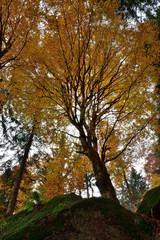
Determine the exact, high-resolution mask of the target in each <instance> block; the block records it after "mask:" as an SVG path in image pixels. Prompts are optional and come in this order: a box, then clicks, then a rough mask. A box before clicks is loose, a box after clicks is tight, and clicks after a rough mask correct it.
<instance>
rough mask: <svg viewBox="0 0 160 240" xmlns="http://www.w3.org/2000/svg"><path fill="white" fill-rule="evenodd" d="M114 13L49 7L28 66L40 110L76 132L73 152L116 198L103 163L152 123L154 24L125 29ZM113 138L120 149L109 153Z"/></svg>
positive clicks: (70, 4) (77, 5)
mask: <svg viewBox="0 0 160 240" xmlns="http://www.w3.org/2000/svg"><path fill="white" fill-rule="evenodd" d="M117 7H118V5H117V4H116V3H115V2H114V1H111V2H110V1H106V2H105V3H103V2H100V3H99V4H97V1H79V0H77V1H62V2H54V3H53V2H50V1H47V7H46V10H47V11H48V12H47V13H46V18H45V19H46V21H47V24H46V25H45V34H44V37H43V38H42V39H41V44H40V46H39V49H38V55H36V54H37V53H36V54H35V52H34V54H31V55H32V56H30V60H31V61H30V66H29V67H30V73H31V74H30V80H32V82H33V86H34V87H35V86H36V87H37V91H38V94H39V96H40V95H41V96H43V97H44V98H45V99H46V102H45V104H46V105H47V100H48V103H49V104H51V102H53V103H54V106H57V107H56V110H57V112H59V113H61V114H64V116H67V118H68V120H69V121H70V123H71V124H72V125H73V126H74V127H75V128H76V129H77V130H78V133H79V136H78V138H79V140H80V143H81V147H80V149H79V152H80V153H83V154H85V155H86V156H87V157H88V158H89V159H90V161H91V163H92V166H93V170H94V173H95V177H96V181H97V186H98V188H99V190H100V192H101V194H102V195H103V196H106V197H110V198H112V199H115V200H116V199H117V198H116V194H115V191H114V188H113V186H112V183H111V181H110V177H109V174H108V171H107V169H106V163H107V162H109V161H112V160H115V159H116V158H118V157H119V156H120V155H121V154H122V153H123V152H124V151H125V150H126V148H127V146H128V145H129V144H130V143H131V142H132V141H133V139H135V138H136V136H137V135H138V134H139V133H140V132H141V131H142V130H143V129H144V128H145V127H146V125H147V124H148V123H149V122H150V121H151V120H153V116H154V113H153V111H154V110H153V101H152V100H151V99H152V97H153V96H152V94H151V91H150V90H151V88H152V86H153V83H154V81H156V79H157V73H156V70H155V68H154V67H153V62H155V61H157V58H158V56H157V55H158V54H156V53H157V52H158V51H159V48H158V47H159V46H158V41H157V30H156V28H155V26H154V24H152V23H147V22H145V23H144V24H139V25H137V26H136V27H134V28H133V27H129V26H128V25H127V22H126V21H124V20H122V18H121V16H117V15H116V14H115V11H116V9H117ZM48 9H49V10H48ZM55 42H56V45H55ZM35 56H36V58H38V60H39V63H37V65H36V66H37V69H36V71H34V73H35V75H33V74H32V73H33V72H32V69H33V62H34V63H35V62H36V58H35ZM41 56H43V58H41ZM31 58H32V59H31ZM34 66H35V65H34ZM22 71H23V69H22ZM27 73H28V72H27ZM50 106H51V105H50ZM48 107H49V105H48ZM152 113H153V114H152ZM124 129H127V131H124ZM117 134H118V135H120V138H121V145H120V146H119V151H118V152H112V154H110V152H111V149H112V148H113V147H112V146H110V143H111V142H112V141H111V139H112V138H113V137H114V135H117Z"/></svg>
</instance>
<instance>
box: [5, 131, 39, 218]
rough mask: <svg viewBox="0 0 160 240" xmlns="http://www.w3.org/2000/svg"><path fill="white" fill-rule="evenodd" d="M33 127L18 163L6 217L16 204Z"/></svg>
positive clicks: (10, 213)
mask: <svg viewBox="0 0 160 240" xmlns="http://www.w3.org/2000/svg"><path fill="white" fill-rule="evenodd" d="M34 128H35V127H33V128H32V131H31V133H30V137H29V139H28V142H27V144H26V148H25V152H24V156H23V159H22V162H21V164H20V168H19V171H18V176H17V178H16V181H15V184H14V187H13V190H12V193H11V196H10V199H9V203H8V207H7V211H6V215H5V216H6V217H9V216H11V215H12V214H13V212H14V209H15V206H16V201H17V197H18V191H19V189H20V184H21V181H22V177H23V173H24V170H25V166H26V161H27V159H28V154H29V150H30V148H31V145H32V141H33V136H34Z"/></svg>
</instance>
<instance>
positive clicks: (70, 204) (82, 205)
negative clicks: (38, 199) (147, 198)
mask: <svg viewBox="0 0 160 240" xmlns="http://www.w3.org/2000/svg"><path fill="white" fill-rule="evenodd" d="M87 210H88V212H89V211H90V210H92V212H93V211H95V212H100V213H102V215H103V216H104V219H105V221H106V223H107V224H108V225H109V224H110V225H113V226H117V228H118V229H120V230H122V231H123V232H126V234H127V235H128V236H131V239H136V240H143V239H145V240H150V239H151V236H152V230H153V229H152V225H151V224H149V223H146V222H145V221H144V219H143V218H140V217H138V216H137V215H135V214H133V213H131V212H130V211H128V210H126V209H124V208H123V207H121V206H120V205H118V204H117V203H116V202H114V201H112V200H110V199H106V198H91V199H82V198H81V197H79V196H76V195H75V194H69V195H61V196H56V197H54V198H53V199H52V200H50V201H49V202H48V203H46V204H45V205H42V206H37V207H36V208H35V209H34V210H32V211H27V210H25V211H22V212H20V213H18V214H15V215H13V216H12V217H9V218H7V219H6V220H5V222H2V224H1V225H3V227H1V235H2V236H1V238H0V239H1V240H23V239H29V240H43V239H44V238H45V237H48V236H50V235H51V234H52V232H53V231H55V233H56V231H57V232H61V231H64V228H65V231H72V232H73V231H75V226H74V224H72V219H73V218H74V217H75V216H76V214H81V212H82V211H84V212H85V214H86V213H87ZM91 218H92V216H91ZM63 239H65V237H64V238H63Z"/></svg>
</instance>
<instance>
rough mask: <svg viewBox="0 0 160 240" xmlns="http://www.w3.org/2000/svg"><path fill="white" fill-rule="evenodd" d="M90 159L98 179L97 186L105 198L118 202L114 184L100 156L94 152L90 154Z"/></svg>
mask: <svg viewBox="0 0 160 240" xmlns="http://www.w3.org/2000/svg"><path fill="white" fill-rule="evenodd" d="M88 157H89V159H90V160H91V162H92V166H93V171H94V174H95V178H96V185H97V187H98V189H99V191H100V193H101V195H102V196H103V197H106V198H111V199H113V200H115V201H117V202H119V201H118V199H117V197H116V193H115V190H114V187H113V185H112V182H111V180H110V176H109V173H108V172H107V169H106V166H105V163H104V162H103V161H101V159H100V157H99V154H98V153H96V152H94V151H93V150H92V151H89V152H88Z"/></svg>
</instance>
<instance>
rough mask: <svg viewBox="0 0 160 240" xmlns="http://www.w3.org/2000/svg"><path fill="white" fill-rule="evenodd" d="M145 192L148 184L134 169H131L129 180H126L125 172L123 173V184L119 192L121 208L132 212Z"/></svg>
mask: <svg viewBox="0 0 160 240" xmlns="http://www.w3.org/2000/svg"><path fill="white" fill-rule="evenodd" d="M147 190H148V184H147V183H146V181H145V180H144V178H143V177H142V176H141V175H140V174H139V173H137V172H136V170H135V169H134V168H132V171H131V174H130V177H129V179H127V176H126V174H125V172H123V183H122V184H121V189H120V190H119V199H120V203H121V204H122V206H124V207H126V208H128V209H130V210H132V211H133V210H136V208H137V206H138V204H139V201H140V200H141V198H142V195H143V194H144V192H145V191H147Z"/></svg>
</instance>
